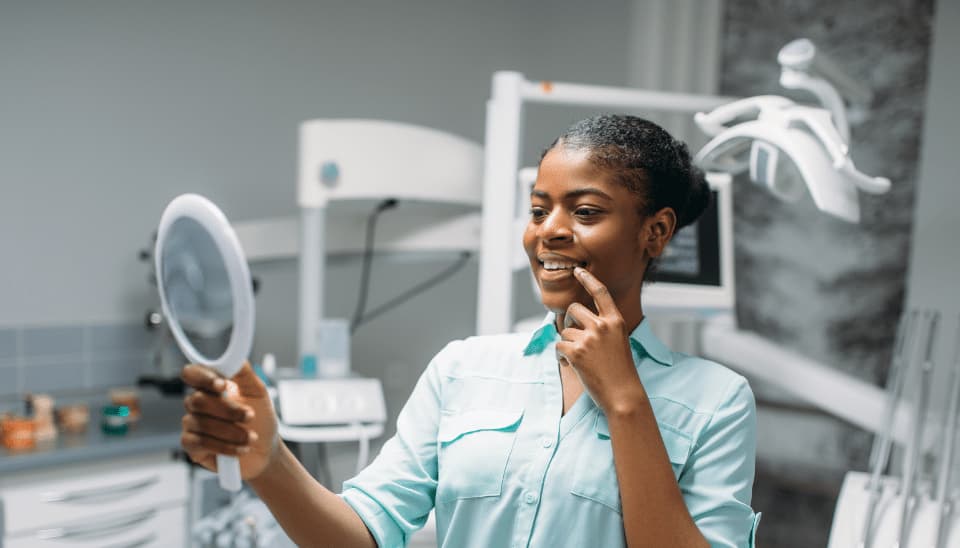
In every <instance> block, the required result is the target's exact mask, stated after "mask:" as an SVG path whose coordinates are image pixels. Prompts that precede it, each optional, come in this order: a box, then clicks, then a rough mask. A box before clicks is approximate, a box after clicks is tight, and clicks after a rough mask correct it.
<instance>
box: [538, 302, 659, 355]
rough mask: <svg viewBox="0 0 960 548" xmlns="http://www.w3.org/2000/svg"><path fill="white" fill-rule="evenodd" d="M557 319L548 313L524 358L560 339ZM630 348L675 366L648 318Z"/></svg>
mask: <svg viewBox="0 0 960 548" xmlns="http://www.w3.org/2000/svg"><path fill="white" fill-rule="evenodd" d="M555 317H556V316H555V315H554V313H553V312H548V313H547V316H546V317H545V318H544V319H543V322H542V323H541V324H540V327H538V328H537V329H536V330H535V331H534V332H533V335H532V336H531V337H530V342H528V343H527V346H526V347H525V348H524V349H523V355H524V356H532V355H534V354H540V353H541V352H543V351H544V350H546V348H547V346H549V345H550V343H552V342H553V341H555V340H556V339H557V338H558V334H557V328H556V327H555V325H554V319H555ZM630 348H632V349H633V351H634V352H636V353H637V355H638V356H641V357H642V356H649V357H650V359H652V360H653V361H655V362H657V363H659V364H660V365H665V366H668V367H669V366H671V365H673V352H671V351H670V349H669V348H667V346H666V345H665V344H663V343H662V342H661V341H660V339H658V338H657V336H656V335H654V334H653V330H652V329H650V322H649V321H648V320H647V319H646V318H644V319H643V321H641V322H640V325H638V326H637V327H636V329H634V330H633V332H632V333H630Z"/></svg>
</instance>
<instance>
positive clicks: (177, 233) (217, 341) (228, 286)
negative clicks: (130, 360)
mask: <svg viewBox="0 0 960 548" xmlns="http://www.w3.org/2000/svg"><path fill="white" fill-rule="evenodd" d="M154 256H155V257H156V269H157V287H158V288H159V290H160V302H161V304H162V306H163V315H164V317H165V318H166V319H167V322H168V325H169V326H170V330H171V331H172V332H173V336H174V338H175V339H176V341H177V345H179V347H180V350H181V351H182V352H183V355H184V356H186V357H187V358H188V359H189V360H190V361H191V362H193V363H198V364H202V365H206V366H208V367H211V368H213V369H215V370H216V371H217V372H219V373H220V374H221V375H223V376H224V377H225V378H227V379H229V378H231V377H233V376H234V375H235V374H236V373H237V372H238V371H239V370H240V368H241V367H242V366H243V363H244V362H245V361H246V360H247V357H248V355H249V354H250V348H251V346H252V344H253V286H252V283H251V279H250V269H249V267H248V266H247V261H246V258H245V257H244V255H243V249H241V247H240V241H239V240H238V239H237V235H236V234H235V233H234V232H233V228H232V227H231V226H230V223H229V222H228V221H227V217H226V216H225V215H224V214H223V212H222V211H220V209H219V208H217V206H216V205H214V204H213V202H211V201H210V200H208V199H206V198H204V197H203V196H199V195H196V194H183V195H181V196H178V197H176V198H174V200H173V201H172V202H170V204H169V205H168V206H167V208H166V209H165V210H164V212H163V216H162V217H160V228H159V230H158V232H157V248H156V252H155V253H154ZM224 396H226V393H224ZM217 471H218V474H219V476H220V486H221V487H223V488H224V489H226V490H228V491H238V490H239V489H240V486H241V481H240V463H239V461H238V460H237V458H236V457H232V456H226V455H217Z"/></svg>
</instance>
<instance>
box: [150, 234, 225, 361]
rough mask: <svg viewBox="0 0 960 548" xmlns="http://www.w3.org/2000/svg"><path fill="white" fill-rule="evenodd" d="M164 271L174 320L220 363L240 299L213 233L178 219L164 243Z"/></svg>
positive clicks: (195, 344) (208, 358)
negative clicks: (237, 296)
mask: <svg viewBox="0 0 960 548" xmlns="http://www.w3.org/2000/svg"><path fill="white" fill-rule="evenodd" d="M160 269H161V276H162V277H163V285H162V287H163V291H164V292H165V297H166V301H167V306H168V312H169V314H170V315H171V316H173V317H172V318H169V320H170V322H171V323H177V324H179V325H180V329H181V330H182V331H183V334H184V335H185V337H186V339H187V340H188V341H189V344H190V345H191V346H193V349H194V350H195V352H196V353H197V354H198V355H200V356H202V357H203V358H205V361H208V362H214V361H217V360H218V359H219V358H220V357H222V356H223V354H224V353H225V352H226V350H227V346H228V345H229V343H230V336H231V332H232V330H233V318H234V310H233V307H234V302H233V293H232V291H231V287H230V277H229V275H228V273H227V266H226V264H225V262H224V259H223V256H222V255H221V253H220V249H219V248H218V247H217V244H216V242H214V240H213V237H212V236H211V235H210V233H209V232H208V231H207V230H206V229H205V228H204V227H203V225H201V224H200V223H199V222H197V221H196V220H194V219H192V218H190V217H180V218H177V219H176V220H175V221H174V222H173V223H172V224H171V225H170V228H169V231H168V232H167V234H166V237H165V239H164V241H163V249H162V250H161V251H160ZM182 342H183V341H181V343H182Z"/></svg>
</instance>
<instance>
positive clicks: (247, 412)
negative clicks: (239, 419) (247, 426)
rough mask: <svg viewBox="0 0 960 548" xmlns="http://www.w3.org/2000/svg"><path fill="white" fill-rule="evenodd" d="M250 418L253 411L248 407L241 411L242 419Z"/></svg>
mask: <svg viewBox="0 0 960 548" xmlns="http://www.w3.org/2000/svg"><path fill="white" fill-rule="evenodd" d="M252 418H253V411H252V410H250V409H247V410H246V411H245V412H244V413H243V420H245V421H248V420H250V419H252Z"/></svg>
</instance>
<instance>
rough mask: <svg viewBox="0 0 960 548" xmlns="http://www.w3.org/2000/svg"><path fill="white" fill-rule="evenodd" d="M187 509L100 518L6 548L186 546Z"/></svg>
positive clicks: (10, 542)
mask: <svg viewBox="0 0 960 548" xmlns="http://www.w3.org/2000/svg"><path fill="white" fill-rule="evenodd" d="M186 528H187V512H186V508H185V507H184V506H178V507H173V508H165V509H155V508H149V509H145V510H137V511H128V512H125V513H123V514H119V515H115V516H114V515H107V516H106V517H104V516H97V517H94V518H90V519H87V520H85V521H84V522H83V523H80V524H74V525H67V526H63V527H49V528H44V529H39V530H36V531H32V532H28V533H24V534H22V535H14V536H8V537H6V538H5V539H4V544H3V545H4V546H5V547H6V548H68V547H69V548H93V547H96V548H168V547H173V546H186Z"/></svg>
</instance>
